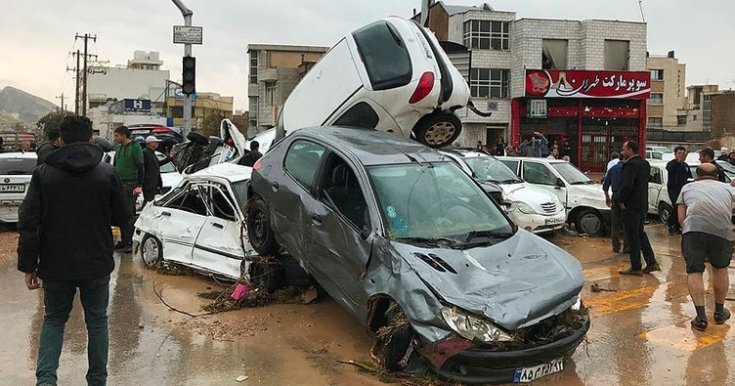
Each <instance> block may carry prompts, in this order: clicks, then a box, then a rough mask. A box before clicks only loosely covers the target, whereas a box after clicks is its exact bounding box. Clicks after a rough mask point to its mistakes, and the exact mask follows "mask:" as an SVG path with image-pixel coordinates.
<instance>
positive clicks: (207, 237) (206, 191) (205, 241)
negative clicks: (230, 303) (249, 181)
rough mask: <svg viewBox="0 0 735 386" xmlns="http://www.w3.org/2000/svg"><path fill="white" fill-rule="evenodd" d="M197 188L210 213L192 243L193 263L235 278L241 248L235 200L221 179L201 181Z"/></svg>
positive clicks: (238, 271) (240, 219) (242, 256)
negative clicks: (218, 180)
mask: <svg viewBox="0 0 735 386" xmlns="http://www.w3.org/2000/svg"><path fill="white" fill-rule="evenodd" d="M199 190H200V193H201V196H202V197H203V198H204V201H205V203H206V204H207V206H208V208H209V215H208V216H207V218H206V220H205V221H204V225H203V226H202V230H201V231H200V232H199V236H198V237H197V240H196V244H195V245H194V251H193V260H192V265H194V266H197V267H200V268H203V269H205V270H206V271H209V272H212V273H215V274H219V275H223V276H226V277H229V278H231V279H235V280H237V279H239V278H240V264H241V262H242V260H243V258H244V251H243V245H242V237H241V236H242V232H241V224H242V218H241V217H240V213H239V211H238V210H237V209H236V207H235V205H234V202H235V200H234V198H233V197H232V193H231V192H230V190H229V188H228V186H227V185H225V184H223V183H217V182H209V183H207V184H201V185H199Z"/></svg>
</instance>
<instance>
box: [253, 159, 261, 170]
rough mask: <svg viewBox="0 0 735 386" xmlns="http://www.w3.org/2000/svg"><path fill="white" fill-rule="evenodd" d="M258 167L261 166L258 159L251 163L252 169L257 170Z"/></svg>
mask: <svg viewBox="0 0 735 386" xmlns="http://www.w3.org/2000/svg"><path fill="white" fill-rule="evenodd" d="M260 167H261V164H260V160H257V161H255V163H254V164H253V170H258V169H260Z"/></svg>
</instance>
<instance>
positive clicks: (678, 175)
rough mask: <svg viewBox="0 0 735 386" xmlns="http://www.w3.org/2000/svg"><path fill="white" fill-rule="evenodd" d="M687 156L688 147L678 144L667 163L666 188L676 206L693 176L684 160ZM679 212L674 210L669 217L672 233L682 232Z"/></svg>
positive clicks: (673, 204)
mask: <svg viewBox="0 0 735 386" xmlns="http://www.w3.org/2000/svg"><path fill="white" fill-rule="evenodd" d="M686 156H687V149H686V148H684V146H677V147H676V148H675V149H674V159H672V160H671V161H669V162H668V163H667V164H666V172H667V173H668V180H667V182H666V189H667V190H668V192H669V200H671V201H670V202H671V204H672V206H674V207H676V201H677V200H678V199H679V193H681V189H682V188H683V187H684V185H686V184H687V182H688V181H689V179H690V178H692V171H691V170H690V169H689V165H687V163H686V162H684V160H685V159H686ZM677 213H678V211H677V210H674V212H673V213H671V216H670V217H669V219H668V220H669V221H668V226H669V234H671V235H673V234H676V233H681V227H680V226H679V220H678V218H677Z"/></svg>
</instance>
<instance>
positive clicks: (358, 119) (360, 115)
mask: <svg viewBox="0 0 735 386" xmlns="http://www.w3.org/2000/svg"><path fill="white" fill-rule="evenodd" d="M469 98H470V89H469V86H468V85H467V81H466V80H465V79H464V78H463V77H462V75H461V74H460V72H459V71H458V70H457V69H456V68H455V67H454V65H452V63H451V62H450V60H449V57H448V56H447V54H446V53H445V52H444V50H443V49H442V48H441V46H440V45H439V42H438V41H437V39H436V37H435V36H434V35H433V33H432V32H431V31H429V30H428V29H426V28H423V27H421V26H420V25H419V24H417V23H415V22H413V21H410V20H405V19H401V18H397V17H389V18H386V19H383V20H379V21H377V22H375V23H372V24H370V25H367V26H365V27H363V28H360V29H359V30H357V31H354V32H352V33H351V34H348V35H347V36H345V37H344V38H343V39H342V40H340V41H339V42H338V43H337V44H336V45H335V46H334V47H332V49H331V50H329V52H327V53H326V54H325V55H324V56H323V57H322V58H321V59H320V60H319V62H318V63H317V64H316V65H315V66H314V68H312V69H311V70H310V71H309V72H308V73H307V74H306V76H305V77H304V78H303V79H302V80H301V81H300V82H299V84H298V85H297V86H296V88H294V90H293V91H292V92H291V94H290V95H289V97H288V99H287V100H286V103H285V104H284V106H283V111H282V113H281V117H280V119H279V124H278V126H279V128H280V129H281V132H283V133H284V134H291V133H292V132H293V131H294V130H298V129H300V128H302V127H311V126H317V125H338V126H354V127H363V128H371V129H378V130H383V131H392V132H394V133H397V134H400V135H402V136H403V137H405V138H414V139H416V140H417V141H419V142H421V143H423V144H426V145H428V146H431V147H442V146H446V145H449V144H450V143H452V142H454V140H456V139H457V137H458V136H459V134H460V132H461V130H462V123H461V122H460V120H459V118H457V116H456V115H455V114H454V112H455V111H456V110H457V109H460V108H462V107H465V106H467V105H468V102H469ZM279 138H280V137H279Z"/></svg>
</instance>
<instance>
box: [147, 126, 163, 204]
mask: <svg viewBox="0 0 735 386" xmlns="http://www.w3.org/2000/svg"><path fill="white" fill-rule="evenodd" d="M160 142H161V140H160V139H158V138H156V137H154V136H152V135H149V136H148V138H146V139H145V148H144V149H143V200H144V203H146V204H147V203H148V202H150V201H153V198H155V197H156V194H158V192H159V191H160V190H161V188H162V187H163V180H161V166H160V164H159V163H158V157H156V150H158V144H159V143H160Z"/></svg>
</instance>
